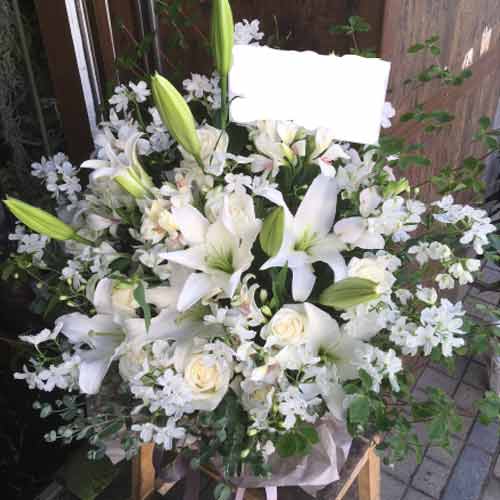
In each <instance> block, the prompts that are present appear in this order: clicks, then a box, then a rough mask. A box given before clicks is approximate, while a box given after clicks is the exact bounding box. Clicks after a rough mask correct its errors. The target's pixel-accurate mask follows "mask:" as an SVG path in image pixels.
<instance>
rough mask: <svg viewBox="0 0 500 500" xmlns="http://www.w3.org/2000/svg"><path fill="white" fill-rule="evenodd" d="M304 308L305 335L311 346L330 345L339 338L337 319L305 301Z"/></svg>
mask: <svg viewBox="0 0 500 500" xmlns="http://www.w3.org/2000/svg"><path fill="white" fill-rule="evenodd" d="M304 309H305V312H306V314H307V337H308V340H310V342H311V346H313V347H314V348H316V349H318V348H319V347H321V346H322V345H324V344H326V345H330V344H332V343H335V342H337V341H338V340H339V337H340V329H339V325H338V323H337V321H335V319H334V318H332V317H331V316H330V315H329V314H328V313H326V312H325V311H323V310H322V309H320V308H319V307H316V306H315V305H313V304H310V303H308V302H306V303H305V304H304Z"/></svg>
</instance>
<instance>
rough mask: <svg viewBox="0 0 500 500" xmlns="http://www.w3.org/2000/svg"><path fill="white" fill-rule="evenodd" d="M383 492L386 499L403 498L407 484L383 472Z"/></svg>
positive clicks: (395, 499) (396, 499) (399, 499)
mask: <svg viewBox="0 0 500 500" xmlns="http://www.w3.org/2000/svg"><path fill="white" fill-rule="evenodd" d="M381 483H382V484H381V487H380V489H381V493H382V498H383V499H384V500H401V498H402V497H403V494H404V492H405V490H406V484H405V483H403V482H401V481H398V480H397V479H396V478H394V477H392V476H389V474H385V473H382V478H381Z"/></svg>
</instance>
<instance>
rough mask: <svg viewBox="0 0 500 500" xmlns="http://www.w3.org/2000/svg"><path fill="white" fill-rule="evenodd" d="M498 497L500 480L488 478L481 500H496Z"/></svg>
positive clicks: (499, 494) (499, 495)
mask: <svg viewBox="0 0 500 500" xmlns="http://www.w3.org/2000/svg"><path fill="white" fill-rule="evenodd" d="M499 498H500V481H497V480H496V479H490V481H489V483H488V484H487V486H486V488H485V490H484V494H483V498H482V500H498V499H499Z"/></svg>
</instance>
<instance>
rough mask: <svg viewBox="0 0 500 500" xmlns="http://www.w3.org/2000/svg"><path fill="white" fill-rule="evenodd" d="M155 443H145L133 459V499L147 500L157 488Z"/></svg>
mask: <svg viewBox="0 0 500 500" xmlns="http://www.w3.org/2000/svg"><path fill="white" fill-rule="evenodd" d="M153 448H154V444H152V443H151V444H144V445H142V446H141V448H140V449H139V453H138V454H137V455H136V456H135V457H134V458H133V461H132V499H131V500H146V499H147V498H148V497H149V496H150V495H151V493H153V492H154V490H155V470H154V467H153Z"/></svg>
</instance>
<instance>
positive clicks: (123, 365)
mask: <svg viewBox="0 0 500 500" xmlns="http://www.w3.org/2000/svg"><path fill="white" fill-rule="evenodd" d="M146 357H147V356H146V353H145V352H144V350H143V349H131V350H129V351H128V352H127V353H126V354H125V355H123V356H122V357H121V358H120V361H119V362H118V371H119V372H120V375H121V377H122V378H123V379H124V380H126V381H127V382H128V381H131V380H132V379H133V378H134V377H135V376H136V375H137V374H139V373H140V372H141V370H142V366H143V363H144V361H145V360H146Z"/></svg>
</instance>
